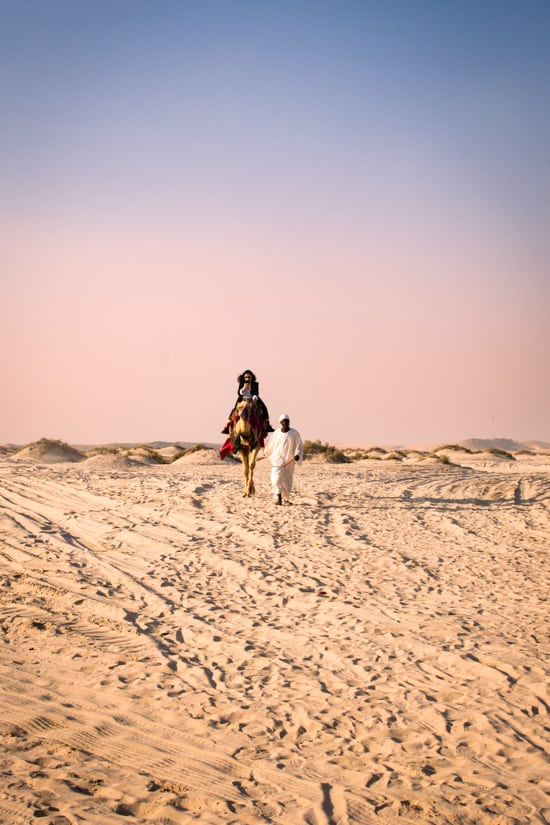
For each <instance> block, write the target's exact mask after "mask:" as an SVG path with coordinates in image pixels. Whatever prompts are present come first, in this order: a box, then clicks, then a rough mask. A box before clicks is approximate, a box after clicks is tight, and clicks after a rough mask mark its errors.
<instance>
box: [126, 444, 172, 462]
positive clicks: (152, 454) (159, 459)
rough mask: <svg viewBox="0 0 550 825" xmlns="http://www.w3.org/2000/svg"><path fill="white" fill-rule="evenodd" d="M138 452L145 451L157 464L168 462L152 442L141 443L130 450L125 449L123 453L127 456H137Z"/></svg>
mask: <svg viewBox="0 0 550 825" xmlns="http://www.w3.org/2000/svg"><path fill="white" fill-rule="evenodd" d="M136 452H141V453H145V454H146V455H147V457H148V458H150V459H151V460H152V461H153V462H154V463H155V464H166V461H165V460H164V458H163V456H161V455H160V454H159V453H157V451H156V450H155V449H154V447H151V445H150V444H141V445H140V446H139V447H132V448H131V449H129V450H125V451H124V453H123V455H125V456H126V457H127V458H132V457H133V456H135V454H136Z"/></svg>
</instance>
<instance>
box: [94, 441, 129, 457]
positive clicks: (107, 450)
mask: <svg viewBox="0 0 550 825" xmlns="http://www.w3.org/2000/svg"><path fill="white" fill-rule="evenodd" d="M120 452H121V450H120V447H109V446H107V445H106V444H105V445H100V446H99V447H92V448H91V450H87V451H86V455H87V456H88V458H91V457H92V456H94V455H118V454H119V453H120Z"/></svg>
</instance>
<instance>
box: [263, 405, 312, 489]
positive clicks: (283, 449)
mask: <svg viewBox="0 0 550 825" xmlns="http://www.w3.org/2000/svg"><path fill="white" fill-rule="evenodd" d="M279 423H280V425H281V427H280V429H279V430H275V432H274V433H271V434H270V435H269V437H268V439H267V441H266V443H265V448H264V451H265V454H266V456H267V457H268V458H269V460H270V462H271V487H272V489H273V498H274V501H275V504H282V503H283V501H284V502H285V504H289V503H290V502H289V500H288V498H289V496H290V491H291V490H292V481H293V478H294V467H295V465H296V463H298V462H300V461H302V459H303V457H304V449H303V444H302V437H301V435H300V433H299V432H298V430H293V429H292V427H291V426H290V418H289V416H288V415H287V413H283V415H281V416H280V418H279Z"/></svg>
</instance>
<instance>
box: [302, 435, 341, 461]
mask: <svg viewBox="0 0 550 825" xmlns="http://www.w3.org/2000/svg"><path fill="white" fill-rule="evenodd" d="M312 455H323V456H324V457H325V458H326V460H327V461H328V462H329V463H330V464H349V463H350V462H351V458H349V456H347V455H346V454H345V453H344V452H343V451H342V450H339V449H338V448H337V447H334V446H333V445H332V444H322V443H321V442H320V441H319V439H317V441H304V457H305V458H307V457H310V456H312Z"/></svg>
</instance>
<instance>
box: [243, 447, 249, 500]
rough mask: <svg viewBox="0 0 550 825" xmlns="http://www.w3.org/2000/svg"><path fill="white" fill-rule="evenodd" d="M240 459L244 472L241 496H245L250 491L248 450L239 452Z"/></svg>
mask: <svg viewBox="0 0 550 825" xmlns="http://www.w3.org/2000/svg"><path fill="white" fill-rule="evenodd" d="M241 461H242V463H243V474H244V492H243V496H244V497H246V496H249V495H250V492H249V478H250V469H249V464H250V461H249V454H248V452H246V453H241Z"/></svg>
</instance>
